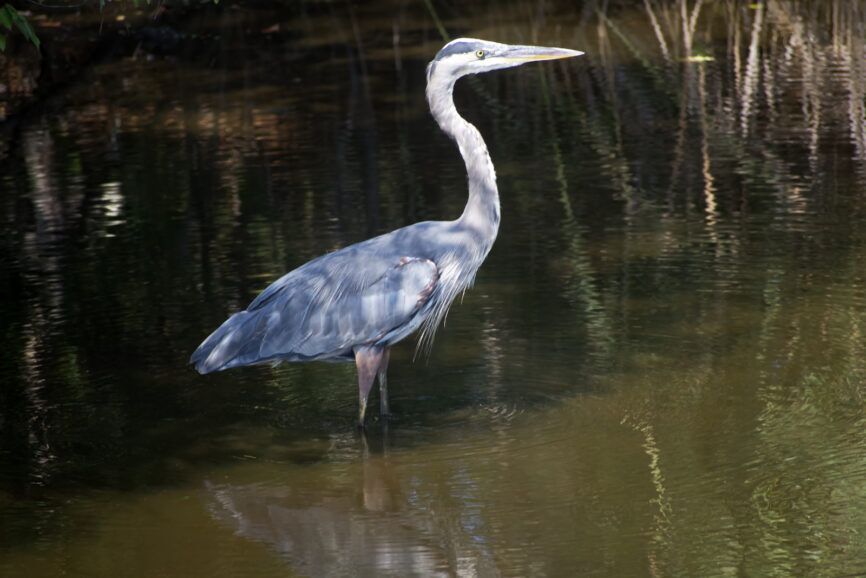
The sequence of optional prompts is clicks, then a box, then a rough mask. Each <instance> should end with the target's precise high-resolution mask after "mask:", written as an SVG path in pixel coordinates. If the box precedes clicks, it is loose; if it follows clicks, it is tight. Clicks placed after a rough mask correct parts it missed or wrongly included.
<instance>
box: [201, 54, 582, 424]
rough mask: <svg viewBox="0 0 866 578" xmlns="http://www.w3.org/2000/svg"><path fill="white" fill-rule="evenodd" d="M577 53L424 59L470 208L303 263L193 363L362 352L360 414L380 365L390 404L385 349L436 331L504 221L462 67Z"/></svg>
mask: <svg viewBox="0 0 866 578" xmlns="http://www.w3.org/2000/svg"><path fill="white" fill-rule="evenodd" d="M578 54H580V53H579V52H576V51H570V50H564V49H555V48H537V47H524V46H517V47H511V46H507V45H504V44H497V43H492V42H485V41H482V40H474V39H459V40H455V41H453V42H450V43H449V44H448V45H446V46H445V47H444V48H443V49H442V50H441V51H440V52H439V54H438V55H437V57H436V59H435V60H434V61H433V62H431V63H430V66H429V67H428V73H427V99H428V102H429V104H430V109H431V111H432V113H433V116H434V118H435V119H436V121H437V122H438V123H439V126H440V127H441V128H442V130H443V131H445V132H446V133H447V134H448V135H449V136H451V137H452V138H453V139H454V140H455V141H456V143H457V145H458V147H459V148H460V153H461V154H462V155H463V158H464V161H465V163H466V170H467V173H468V177H469V199H468V201H467V204H466V208H465V209H464V211H463V214H462V215H461V216H460V217H459V218H458V219H456V220H454V221H426V222H423V223H416V224H414V225H409V226H407V227H403V228H401V229H397V230H396V231H392V232H390V233H387V234H385V235H381V236H379V237H375V238H373V239H369V240H367V241H363V242H361V243H357V244H355V245H350V246H348V247H345V248H343V249H340V250H338V251H335V252H333V253H329V254H327V255H323V256H321V257H318V258H317V259H314V260H312V261H310V262H308V263H306V264H305V265H302V266H301V267H298V268H297V269H295V270H294V271H291V272H290V273H287V274H286V275H284V276H283V277H282V278H280V279H278V280H277V281H275V282H274V283H273V284H272V285H270V286H269V287H268V288H267V289H265V290H264V291H263V292H262V293H261V294H260V295H259V296H258V297H256V298H255V299H254V300H253V302H252V303H250V305H249V307H247V309H246V310H245V311H241V312H239V313H235V314H234V315H232V316H231V317H230V318H229V319H228V320H226V321H225V323H223V324H222V325H221V326H220V327H219V328H218V329H217V330H216V331H214V332H213V333H212V334H211V335H210V336H209V337H208V338H207V339H206V340H205V341H204V342H203V343H202V344H201V345H200V346H199V347H198V349H197V350H196V351H195V353H193V355H192V358H191V359H190V362H191V363H193V364H195V367H196V369H197V370H198V371H199V372H201V373H209V372H212V371H220V370H223V369H228V368H231V367H238V366H243V365H254V364H259V363H277V362H281V361H312V360H332V361H352V360H354V361H355V363H356V365H357V366H358V385H359V399H360V412H359V422H360V423H361V425H363V421H364V413H365V409H366V403H367V396H368V394H369V391H370V388H371V387H372V384H373V381H374V380H375V378H376V376H377V375H378V377H379V382H380V393H381V410H382V413H383V414H386V413H387V412H388V405H387V385H386V371H387V366H388V352H389V348H390V347H391V346H392V345H394V344H395V343H397V342H399V341H401V340H402V339H405V338H406V337H408V336H409V335H411V334H412V333H414V332H415V331H417V330H418V329H421V340H422V342H426V343H428V344H429V343H430V342H431V341H432V338H433V334H434V332H435V330H436V328H437V327H438V325H439V323H440V322H441V320H442V318H443V317H444V316H445V314H446V313H447V311H448V307H449V306H450V305H451V303H452V302H453V300H454V298H455V297H456V296H457V295H459V294H461V293H462V292H463V291H465V290H466V289H467V288H468V287H469V286H471V285H472V283H473V281H474V279H475V273H476V272H477V271H478V268H479V267H480V266H481V263H482V262H483V261H484V259H485V257H487V254H488V253H489V252H490V248H491V247H492V246H493V242H494V241H495V240H496V234H497V231H498V229H499V193H498V190H497V187H496V174H495V172H494V169H493V163H492V162H491V160H490V156H489V154H488V152H487V146H486V145H485V143H484V139H483V138H482V137H481V134H480V133H479V132H478V130H477V129H476V128H475V127H474V126H472V125H471V124H469V123H468V122H466V121H465V120H464V119H463V118H462V117H461V116H460V115H459V114H458V113H457V110H456V108H455V107H454V102H453V99H452V96H451V95H452V90H453V88H454V83H455V82H456V80H457V79H458V78H460V77H461V76H463V75H465V74H473V73H476V72H484V71H486V70H493V69H496V68H507V67H510V66H516V65H518V64H522V63H523V62H526V61H529V60H541V59H551V58H564V57H568V56H577V55H578ZM485 59H486V61H485Z"/></svg>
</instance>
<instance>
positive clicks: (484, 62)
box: [427, 38, 583, 81]
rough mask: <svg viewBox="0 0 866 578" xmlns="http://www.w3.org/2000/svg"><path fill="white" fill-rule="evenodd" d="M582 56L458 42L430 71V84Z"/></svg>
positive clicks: (465, 40) (561, 50) (544, 48)
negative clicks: (440, 77)
mask: <svg viewBox="0 0 866 578" xmlns="http://www.w3.org/2000/svg"><path fill="white" fill-rule="evenodd" d="M581 54H583V52H580V51H578V50H569V49H568V48H552V47H548V46H520V45H516V44H500V43H498V42H489V41H487V40H479V39H477V38H458V39H456V40H452V41H451V42H449V43H448V44H446V45H445V46H443V47H442V50H440V51H439V53H438V54H436V58H434V59H433V60H432V62H430V65H429V66H428V67H427V80H428V81H429V80H430V79H431V78H432V77H433V75H436V76H437V77H438V76H440V75H441V76H443V77H446V78H450V79H453V80H457V79H458V78H460V77H461V76H466V75H467V74H479V73H481V72H489V71H491V70H499V69H500V68H511V67H512V66H520V65H521V64H526V63H527V62H534V61H537V60H555V59H558V58H571V57H572V56H580V55H581Z"/></svg>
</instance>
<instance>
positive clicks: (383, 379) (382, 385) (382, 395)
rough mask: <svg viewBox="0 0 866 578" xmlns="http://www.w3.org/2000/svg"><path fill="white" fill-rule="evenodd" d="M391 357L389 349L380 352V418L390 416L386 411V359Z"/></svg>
mask: <svg viewBox="0 0 866 578" xmlns="http://www.w3.org/2000/svg"><path fill="white" fill-rule="evenodd" d="M390 357H391V348H390V347H386V348H385V350H384V351H383V352H382V361H380V362H379V413H380V414H381V415H382V417H385V416H387V415H391V412H390V411H389V410H388V359H389V358H390Z"/></svg>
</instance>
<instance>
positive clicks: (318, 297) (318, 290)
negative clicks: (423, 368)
mask: <svg viewBox="0 0 866 578" xmlns="http://www.w3.org/2000/svg"><path fill="white" fill-rule="evenodd" d="M380 253H381V251H377V244H376V243H370V242H367V243H361V244H359V245H354V246H351V247H347V248H345V249H342V250H340V251H337V252H335V253H331V254H328V255H324V256H323V257H319V258H318V259H315V260H313V261H310V262H309V263H307V264H306V265H303V266H302V267H299V268H298V269H295V270H294V271H292V272H290V273H288V274H286V275H284V276H283V277H282V278H280V279H278V280H277V281H275V282H274V283H273V284H272V285H270V286H269V287H268V288H267V289H265V290H264V291H263V292H262V293H261V294H260V295H259V296H258V297H256V298H255V299H254V300H253V302H252V303H250V306H249V307H248V308H247V310H246V311H241V312H240V313H236V314H234V315H232V316H231V317H230V318H229V319H228V320H226V321H225V323H223V324H222V325H221V326H220V327H219V328H218V329H217V330H216V331H214V332H213V333H212V334H211V335H210V337H208V338H207V339H206V340H205V341H204V342H203V343H202V344H201V345H200V346H199V348H198V349H197V350H196V351H195V353H193V355H192V357H191V359H190V363H193V364H195V367H196V369H197V370H198V371H199V372H200V373H209V372H211V371H219V370H222V369H228V368H230V367H237V366H240V365H251V364H255V363H263V362H267V361H278V360H287V361H303V360H312V359H334V358H341V357H348V358H351V356H352V349H353V348H354V347H355V346H357V345H362V344H368V343H375V342H377V341H379V340H381V339H383V338H384V337H386V336H389V339H391V340H392V341H398V340H399V339H400V338H402V337H405V336H406V335H408V333H411V331H413V330H414V329H415V328H416V327H417V326H418V325H419V324H420V320H416V319H414V318H415V317H416V316H417V314H418V312H419V311H420V310H421V309H422V307H423V306H424V305H425V304H426V302H427V300H428V299H429V297H430V295H431V293H432V292H433V290H434V289H435V287H436V284H437V282H438V280H439V271H438V269H437V267H436V264H435V263H434V262H433V261H431V260H429V259H426V258H421V257H411V256H405V255H403V256H400V255H396V254H391V255H381V254H380ZM404 326H405V327H407V328H408V331H406V332H401V331H397V332H396V333H400V334H401V335H400V336H399V337H398V338H393V337H394V335H395V330H397V329H398V328H401V327H404Z"/></svg>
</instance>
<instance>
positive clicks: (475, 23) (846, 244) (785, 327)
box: [0, 0, 866, 577]
mask: <svg viewBox="0 0 866 578" xmlns="http://www.w3.org/2000/svg"><path fill="white" fill-rule="evenodd" d="M430 6H432V8H433V10H434V11H435V12H434V11H431V9H430ZM430 6H428V5H426V4H424V3H418V4H415V3H401V2H396V1H395V2H392V3H384V4H382V3H378V4H376V5H372V4H370V5H363V6H350V5H348V4H340V3H337V4H330V3H329V4H319V3H310V4H309V5H301V6H297V5H292V7H289V8H284V9H276V8H263V7H258V8H254V7H251V6H245V5H242V4H241V5H236V6H234V7H233V6H217V7H214V8H212V9H208V10H204V11H200V12H195V13H193V14H192V15H191V16H189V17H188V18H187V19H185V20H182V21H181V22H180V23H179V24H178V27H179V32H180V34H181V38H180V40H179V41H178V42H177V43H176V44H172V45H170V46H162V47H160V46H153V45H145V47H144V48H143V49H140V50H139V52H138V53H137V54H136V55H135V57H134V58H133V57H132V52H131V50H130V52H129V53H127V54H124V53H121V54H118V55H117V57H112V58H107V59H104V60H102V61H100V62H99V63H98V64H96V65H94V66H93V67H92V68H89V69H88V70H87V71H86V72H85V73H84V74H83V75H82V77H81V78H79V79H77V80H76V81H74V82H72V83H70V84H68V85H66V86H65V87H63V89H62V90H60V91H59V92H58V93H57V94H56V95H53V96H51V97H50V98H49V99H48V100H47V101H45V102H43V103H41V104H40V105H39V106H37V107H35V108H33V109H32V110H30V112H28V113H27V115H26V116H25V117H23V118H20V119H18V120H17V122H18V126H17V128H16V129H15V131H13V133H12V136H11V140H10V141H9V142H8V143H7V144H6V146H5V147H4V148H2V156H0V165H2V174H0V220H2V226H0V327H2V329H0V343H2V351H3V353H2V356H0V383H2V385H0V574H3V575H22V574H24V573H26V574H27V575H28V576H33V577H36V576H55V575H60V574H65V575H72V576H117V575H124V576H139V575H140V576H155V575H170V576H192V575H209V576H219V575H226V576H243V575H250V576H285V575H287V574H289V575H294V574H297V575H315V576H324V575H329V576H331V575H369V576H381V575H394V576H408V575H423V576H429V575H437V574H441V575H458V576H496V575H506V576H548V575H561V576H574V575H599V576H643V575H649V576H720V575H746V576H792V575H796V576H841V575H860V574H863V573H866V538H864V536H866V482H864V480H866V417H864V416H866V414H864V409H866V399H864V395H866V391H864V377H866V361H864V353H866V351H864V350H866V342H864V335H863V332H864V324H866V198H864V185H866V117H864V114H866V112H864V111H866V108H864V92H866V70H864V68H866V65H864V62H866V60H864V57H866V52H864V41H863V38H864V34H863V31H864V28H866V20H864V14H866V11H863V10H862V6H861V5H860V4H859V3H856V2H842V1H839V2H782V1H768V2H766V3H757V4H753V5H750V4H747V3H735V2H713V3H700V2H699V3H697V5H695V4H694V3H691V2H689V3H683V2H666V1H659V0H655V1H652V2H648V3H645V4H639V3H635V5H634V6H632V3H626V2H622V3H618V2H610V3H593V2H585V3H583V4H579V5H577V6H576V7H575V5H574V4H573V3H572V2H544V3H533V2H526V1H520V0H517V1H513V2H499V3H494V4H490V5H484V4H477V5H475V4H473V6H472V7H459V6H457V5H456V4H453V5H450V6H447V7H446V6H444V5H439V4H438V3H433V4H431V5H430ZM683 7H684V9H685V12H683ZM275 25H277V26H275ZM443 32H446V33H448V34H450V35H452V36H457V35H471V36H479V37H485V38H490V39H496V40H499V41H504V42H515V43H517V42H519V43H539V44H549V45H558V46H564V47H570V48H577V49H581V50H585V51H586V52H587V56H586V57H584V58H582V59H580V60H572V61H563V62H556V63H546V64H540V65H536V66H534V67H532V66H526V67H522V68H520V69H516V70H511V71H503V72H500V73H497V74H491V75H486V76H482V77H478V78H475V79H473V80H470V81H464V82H462V83H461V84H460V85H459V86H458V89H457V95H456V100H457V103H458V107H459V108H460V109H461V111H463V112H464V114H465V115H466V116H467V118H469V119H470V120H471V121H472V122H474V123H476V124H477V125H478V127H479V129H480V130H481V131H482V133H483V134H484V135H485V137H486V138H487V141H488V143H489V146H490V150H491V156H492V158H493V160H494V162H495V164H496V167H497V172H498V175H499V183H500V192H501V196H502V214H503V220H502V227H501V229H500V235H499V239H498V241H497V243H496V245H495V246H494V249H493V252H492V253H491V255H490V257H489V259H488V261H487V262H486V263H485V265H484V266H483V267H482V269H481V271H480V273H479V275H478V282H477V285H476V287H475V288H474V289H473V290H472V291H471V292H469V293H468V294H467V295H466V298H465V300H464V301H463V303H462V304H455V307H454V308H453V310H452V311H451V313H450V315H449V318H448V322H447V325H446V326H445V327H444V328H442V329H441V330H440V332H439V335H438V338H437V342H436V345H435V347H434V349H433V352H432V354H431V356H430V357H429V359H428V358H424V357H420V358H418V359H415V360H414V362H413V356H414V343H413V342H406V343H405V344H403V345H401V346H400V347H398V348H396V349H395V351H394V353H393V356H392V364H391V373H390V378H391V396H392V399H391V401H392V410H393V411H394V413H395V414H396V415H395V418H394V420H393V421H391V423H390V424H388V425H387V427H385V426H384V424H382V423H381V422H380V421H379V420H378V416H377V415H375V414H376V413H377V412H375V411H374V412H373V414H374V415H373V416H371V417H372V421H371V424H370V427H369V428H368V432H367V434H366V435H363V436H362V435H359V434H358V433H357V432H356V431H355V430H354V428H353V418H354V415H355V411H356V403H357V401H356V393H355V385H354V370H353V368H352V367H351V366H346V365H330V364H311V365H285V366H281V367H278V368H267V367H258V368H245V369H242V370H232V371H229V372H225V373H222V374H217V375H209V376H206V377H202V376H199V375H197V374H196V373H195V372H194V371H192V370H191V369H190V368H189V367H188V366H187V365H186V362H187V359H188V356H189V354H190V352H191V351H192V350H193V349H194V348H195V347H196V345H197V344H198V343H199V342H200V341H201V340H202V339H203V338H204V337H205V336H206V335H207V334H208V333H209V332H210V331H211V330H212V329H213V328H214V327H216V326H217V325H218V324H219V323H220V322H221V321H222V320H223V319H224V318H225V317H226V316H227V315H229V314H230V313H232V312H234V311H237V310H238V309H240V308H243V307H245V305H246V304H247V303H248V302H249V301H250V300H251V299H252V298H253V297H254V296H255V295H256V294H257V293H258V292H259V291H260V290H261V289H263V288H264V287H265V286H266V285H267V284H268V283H269V282H270V281H271V280H273V279H275V278H277V277H278V276H279V275H281V274H282V273H284V272H285V271H287V270H289V269H291V268H293V267H295V266H298V265H300V264H301V263H303V262H305V261H307V260H309V259H310V258H312V257H314V256H316V255H319V254H321V253H323V252H326V251H329V250H333V249H335V248H338V247H341V246H344V245H346V244H349V243H352V242H355V241H358V240H361V239H364V238H366V237H368V236H370V235H373V234H376V233H379V232H384V231H387V230H390V229H393V228H396V227H400V226H403V225H405V224H408V223H411V222H415V221H419V220H425V219H446V218H454V217H455V216H457V215H459V213H460V211H461V210H462V205H463V203H464V202H465V174H464V172H463V167H462V164H461V162H460V159H459V156H458V154H457V152H456V150H455V149H454V147H453V144H452V143H451V142H449V141H448V139H447V138H446V137H444V136H443V135H441V134H440V133H439V132H438V130H437V128H436V126H435V124H434V122H433V121H432V119H431V118H430V117H429V114H428V112H427V109H426V104H425V102H424V98H423V90H424V66H425V65H426V62H427V61H428V60H429V59H430V58H431V57H432V55H433V54H435V52H436V50H438V48H439V47H440V46H441V44H442V43H443V38H442V33H443ZM132 48H135V47H134V46H133V47H132ZM373 401H374V405H373V407H376V405H375V399H374V400H373Z"/></svg>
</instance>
